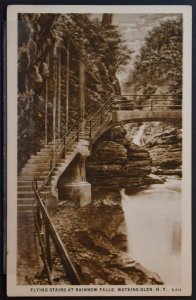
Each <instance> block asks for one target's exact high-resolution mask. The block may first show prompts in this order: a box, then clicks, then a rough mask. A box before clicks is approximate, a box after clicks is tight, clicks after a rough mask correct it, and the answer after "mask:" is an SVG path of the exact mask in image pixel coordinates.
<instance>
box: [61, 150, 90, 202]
mask: <svg viewBox="0 0 196 300" xmlns="http://www.w3.org/2000/svg"><path fill="white" fill-rule="evenodd" d="M58 199H59V201H66V200H67V201H69V202H70V203H73V204H76V205H78V206H84V205H87V204H89V203H90V202H91V184H90V183H88V182H87V181H86V171H85V157H84V156H82V155H78V156H77V157H76V158H75V159H74V160H73V161H72V162H71V163H70V165H69V167H68V168H67V169H66V170H65V172H64V174H62V176H61V178H60V180H59V183H58Z"/></svg>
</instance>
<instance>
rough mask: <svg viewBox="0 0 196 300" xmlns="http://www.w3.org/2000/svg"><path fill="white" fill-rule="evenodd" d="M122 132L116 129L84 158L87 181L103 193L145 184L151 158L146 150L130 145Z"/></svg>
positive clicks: (133, 188) (122, 129)
mask: <svg viewBox="0 0 196 300" xmlns="http://www.w3.org/2000/svg"><path fill="white" fill-rule="evenodd" d="M126 134H127V132H126V130H125V129H124V128H123V127H121V126H116V127H115V128H113V129H112V130H110V131H109V132H107V133H106V134H105V135H104V136H103V137H102V138H101V139H100V140H99V141H98V142H97V143H96V145H95V146H94V149H93V151H92V154H91V156H90V157H89V158H88V159H87V180H88V181H89V182H90V183H91V184H92V185H93V186H94V187H97V188H98V187H100V188H101V189H104V190H109V191H115V190H119V189H120V188H125V189H126V191H127V192H131V191H135V190H137V189H138V188H140V187H141V186H143V185H145V184H146V183H147V182H148V180H149V177H148V175H149V174H150V172H151V162H152V160H151V158H150V155H149V153H148V151H147V150H145V149H144V148H142V147H140V146H137V145H135V144H133V143H131V142H130V141H129V140H128V138H127V137H126Z"/></svg>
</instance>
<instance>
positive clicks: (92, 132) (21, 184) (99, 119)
mask: <svg viewBox="0 0 196 300" xmlns="http://www.w3.org/2000/svg"><path fill="white" fill-rule="evenodd" d="M108 103H109V102H107V103H106V104H104V105H103V107H102V108H105V107H106V111H104V110H102V108H101V110H98V111H97V113H96V114H94V115H89V116H88V117H87V118H86V119H85V120H84V127H83V129H82V126H83V125H82V126H81V127H78V124H79V122H78V123H77V124H76V125H77V126H75V127H74V126H73V128H71V129H70V130H69V131H68V132H67V133H66V134H65V135H64V137H65V140H64V139H63V140H62V139H61V140H60V141H59V140H56V141H55V142H54V141H52V142H50V143H49V144H48V145H45V146H43V148H42V149H41V150H40V151H39V152H37V153H36V155H31V157H30V159H29V160H28V161H27V163H26V164H25V166H24V167H23V169H22V170H21V172H20V174H19V176H18V181H17V182H18V183H17V188H18V191H17V211H18V217H19V218H32V217H33V214H34V191H33V187H32V183H33V180H34V179H35V178H36V179H37V180H38V190H39V193H40V195H41V196H42V197H43V198H44V193H50V192H51V193H52V195H53V196H57V190H56V188H57V181H58V179H59V177H60V176H61V174H62V173H63V172H64V171H65V169H66V168H67V166H68V165H69V164H70V162H71V161H72V160H73V159H74V157H75V156H76V155H77V154H78V153H79V152H80V147H78V146H79V143H78V134H77V132H79V138H80V139H81V140H82V139H83V140H86V141H88V143H89V144H90V143H91V144H92V143H93V142H94V141H95V140H96V139H97V137H98V136H99V135H100V133H101V132H102V130H103V128H105V127H106V126H107V125H108V124H109V123H110V121H111V119H112V116H111V113H110V112H109V111H108V107H107V105H108ZM79 121H80V120H79ZM78 128H80V129H78ZM73 136H75V137H76V136H77V141H76V140H74V139H73ZM67 140H68V147H67V146H65V143H66V141H67ZM69 141H70V142H71V143H69ZM57 149H58V150H57ZM63 149H64V150H63ZM62 150H63V151H62ZM51 157H53V162H52V163H53V165H52V172H51ZM49 174H50V178H49V180H48V182H47V183H46V182H45V183H44V181H45V180H46V178H47V177H48V175H49ZM43 183H44V184H43ZM42 185H43V188H41V190H40V187H41V186H42Z"/></svg>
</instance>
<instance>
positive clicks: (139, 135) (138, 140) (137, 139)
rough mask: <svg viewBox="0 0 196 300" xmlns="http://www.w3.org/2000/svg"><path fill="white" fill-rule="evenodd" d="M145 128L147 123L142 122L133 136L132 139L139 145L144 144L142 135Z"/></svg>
mask: <svg viewBox="0 0 196 300" xmlns="http://www.w3.org/2000/svg"><path fill="white" fill-rule="evenodd" d="M145 128H146V125H145V124H142V125H141V126H140V127H139V130H138V132H137V133H136V134H135V136H134V137H133V140H132V141H133V143H134V144H136V145H138V146H142V145H143V141H142V137H143V134H144V130H145Z"/></svg>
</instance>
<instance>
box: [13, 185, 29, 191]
mask: <svg viewBox="0 0 196 300" xmlns="http://www.w3.org/2000/svg"><path fill="white" fill-rule="evenodd" d="M17 189H18V191H21V192H24V191H25V192H26V191H33V187H32V185H20V186H18V188H17Z"/></svg>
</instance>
